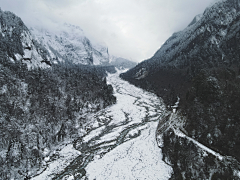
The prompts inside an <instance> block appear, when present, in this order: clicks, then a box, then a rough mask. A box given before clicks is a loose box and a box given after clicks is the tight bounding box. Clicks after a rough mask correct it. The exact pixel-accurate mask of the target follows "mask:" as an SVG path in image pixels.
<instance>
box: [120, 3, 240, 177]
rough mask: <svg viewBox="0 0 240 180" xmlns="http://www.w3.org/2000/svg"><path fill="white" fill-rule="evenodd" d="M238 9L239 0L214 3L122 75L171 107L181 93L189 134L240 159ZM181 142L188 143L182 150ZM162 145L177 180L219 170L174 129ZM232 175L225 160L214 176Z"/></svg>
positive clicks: (180, 110)
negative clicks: (188, 157)
mask: <svg viewBox="0 0 240 180" xmlns="http://www.w3.org/2000/svg"><path fill="white" fill-rule="evenodd" d="M239 10H240V6H239V3H238V1H236V0H227V1H219V2H217V3H215V4H214V5H213V6H211V7H209V8H207V9H206V10H205V11H204V13H203V14H202V15H200V16H197V17H195V18H194V20H193V21H192V22H191V23H190V24H189V26H188V27H186V28H185V29H184V30H183V31H180V32H177V33H174V34H173V35H172V36H171V37H170V38H169V39H168V40H167V41H166V42H165V43H164V44H163V45H162V47H161V48H160V49H159V50H158V51H157V52H156V53H155V55H154V56H153V57H152V58H150V59H149V60H146V61H143V62H142V63H140V64H138V65H137V66H136V67H135V68H133V69H131V70H129V71H128V72H126V73H125V74H122V75H121V77H122V78H123V79H125V80H128V81H129V82H131V83H133V84H135V85H136V86H139V87H142V88H144V89H146V90H148V91H152V92H154V93H156V94H157V95H158V96H160V97H162V98H163V99H164V101H165V103H166V104H167V105H173V104H174V103H175V102H176V100H177V97H180V104H179V112H180V113H181V115H183V116H185V117H186V119H187V120H186V123H185V126H184V129H185V130H186V132H187V134H188V136H190V137H192V138H194V139H195V140H197V141H199V142H200V143H202V144H204V145H206V146H207V147H209V148H211V149H213V150H215V151H216V152H218V153H220V154H222V155H225V156H229V157H231V158H230V159H235V160H234V162H236V160H237V162H238V163H239V162H240V153H239V148H240V141H239V132H240V131H239V129H240V119H239V117H240V114H239V108H240V106H239V102H240V91H239V89H240V60H239V57H240V51H239V48H240V44H239V40H240V36H239V30H240V29H239V27H240V26H239V23H240V21H239V20H240V19H239V18H240V13H239ZM183 141H184V142H183ZM183 143H186V144H188V145H187V146H186V147H185V148H180V147H181V146H182V145H183ZM164 145H165V148H164V150H163V153H164V154H165V157H167V159H168V160H169V161H170V162H171V163H172V166H173V169H174V174H173V176H172V177H173V179H181V178H183V179H184V175H183V174H184V173H186V172H188V173H190V175H189V174H188V177H191V178H193V179H198V178H202V179H205V178H211V177H212V176H213V175H214V172H215V173H217V171H214V170H213V169H214V168H213V166H214V167H215V169H217V168H216V167H221V166H220V165H219V164H218V163H216V161H215V160H214V159H211V158H209V160H210V161H212V162H214V163H213V164H214V165H211V163H209V162H207V160H206V161H205V160H204V161H203V158H201V156H200V154H199V152H198V151H196V150H195V151H194V150H191V147H193V146H192V145H191V143H189V142H185V140H183V139H182V138H177V137H175V136H174V135H172V133H171V132H170V131H168V132H166V133H165V139H164ZM195 148H196V147H195ZM174 149H175V150H174ZM190 154H193V156H195V157H199V158H196V161H195V160H192V161H194V163H195V164H198V165H196V166H192V163H193V162H192V161H184V158H185V157H186V156H190ZM202 167H207V168H208V169H207V170H206V171H204V172H203V173H205V174H204V175H201V176H198V175H199V174H198V175H196V172H201V168H202ZM224 168H225V170H224ZM212 170H213V171H212ZM218 170H219V169H218ZM194 173H195V175H194ZM179 174H181V175H179ZM234 174H235V175H236V172H235V171H234V170H233V169H232V167H231V166H228V165H227V164H224V167H223V168H222V171H219V172H218V175H217V174H216V175H215V176H213V177H216V179H217V178H219V177H220V176H222V177H224V176H225V177H228V178H227V179H231V177H232V178H233V175H234ZM186 177H187V176H186ZM235 178H236V177H235ZM213 179H214V178H213Z"/></svg>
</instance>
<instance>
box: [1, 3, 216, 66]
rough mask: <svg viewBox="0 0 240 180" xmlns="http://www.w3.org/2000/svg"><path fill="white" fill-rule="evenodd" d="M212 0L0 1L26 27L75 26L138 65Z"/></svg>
mask: <svg viewBox="0 0 240 180" xmlns="http://www.w3.org/2000/svg"><path fill="white" fill-rule="evenodd" d="M214 1H215V0H201V1H193V0H168V1H164V0H150V1H149V0H8V1H5V0H0V4H1V8H2V9H3V10H9V11H12V12H14V13H15V14H17V15H18V16H20V17H21V18H22V19H23V21H24V22H25V23H26V24H27V25H29V26H36V25H38V26H43V27H47V28H52V29H54V28H56V27H57V26H58V24H59V23H64V22H67V23H70V24H75V25H79V26H80V27H81V28H82V29H83V30H84V32H85V34H86V35H87V36H88V37H89V38H90V39H91V40H93V41H98V42H103V43H105V44H107V46H108V47H109V51H110V53H111V54H114V55H117V56H121V57H125V58H129V59H133V60H135V61H138V62H139V61H142V60H144V59H147V58H150V57H151V56H152V55H153V54H154V53H155V52H156V51H157V49H158V48H159V47H160V46H161V44H162V43H163V42H164V41H166V40H167V38H168V37H169V36H171V34H172V33H174V32H176V31H179V30H182V29H183V28H185V27H186V26H187V25H188V24H189V23H190V22H191V20H192V19H193V18H194V16H195V15H197V14H199V13H202V12H203V11H204V9H205V8H206V7H207V6H208V5H209V4H210V3H213V2H214Z"/></svg>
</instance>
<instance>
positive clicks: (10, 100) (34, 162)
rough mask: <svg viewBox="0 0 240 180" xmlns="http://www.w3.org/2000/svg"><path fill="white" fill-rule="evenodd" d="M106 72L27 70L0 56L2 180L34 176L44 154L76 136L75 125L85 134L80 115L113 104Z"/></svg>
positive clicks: (61, 67) (64, 68)
mask: <svg viewBox="0 0 240 180" xmlns="http://www.w3.org/2000/svg"><path fill="white" fill-rule="evenodd" d="M106 71H108V72H115V69H114V67H111V66H109V67H100V66H99V67H97V66H96V67H95V66H84V65H73V64H60V65H53V66H52V67H51V68H47V69H41V68H35V69H32V70H28V69H27V66H26V64H22V63H21V62H19V61H15V62H14V63H13V62H12V61H10V60H9V59H5V58H4V56H1V58H0V72H1V73H0V87H1V89H0V114H1V116H0V117H1V119H0V129H1V130H0V133H1V134H0V137H1V139H0V163H1V167H0V168H1V170H0V172H1V173H0V177H1V179H11V178H16V179H22V178H23V177H25V176H27V175H29V174H30V175H33V174H34V173H36V172H37V170H39V169H40V168H41V167H42V160H43V159H44V151H46V149H49V150H51V149H52V148H53V147H54V146H55V145H57V144H59V143H61V142H62V141H64V140H67V139H70V140H71V139H72V140H73V139H74V138H75V137H78V136H79V134H78V132H79V128H78V129H77V128H76V127H77V126H78V125H80V126H81V127H80V129H86V127H85V124H86V123H87V122H86V121H87V119H84V118H83V117H82V115H84V114H87V113H91V112H96V111H98V110H100V109H103V108H105V107H106V106H109V105H111V104H113V103H115V102H116V98H115V97H114V96H113V88H112V86H111V85H107V84H106ZM89 128H91V127H89Z"/></svg>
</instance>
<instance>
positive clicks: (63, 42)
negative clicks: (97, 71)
mask: <svg viewBox="0 0 240 180" xmlns="http://www.w3.org/2000/svg"><path fill="white" fill-rule="evenodd" d="M30 31H31V33H32V34H33V35H34V38H35V39H36V40H37V42H38V43H39V44H41V45H42V46H44V47H45V48H46V49H47V50H48V52H49V54H50V56H51V58H52V59H53V60H54V61H53V62H54V63H58V62H63V61H68V62H71V63H73V64H85V65H104V64H107V63H108V62H109V55H108V48H107V47H105V46H102V45H99V44H96V45H93V44H92V43H91V42H90V40H89V39H88V38H87V37H86V36H85V35H84V32H83V30H82V29H81V28H80V27H78V26H74V25H70V24H64V25H63V26H61V27H59V30H57V31H53V30H46V29H42V28H30Z"/></svg>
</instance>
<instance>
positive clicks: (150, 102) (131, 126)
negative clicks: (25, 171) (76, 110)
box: [34, 71, 172, 180]
mask: <svg viewBox="0 0 240 180" xmlns="http://www.w3.org/2000/svg"><path fill="white" fill-rule="evenodd" d="M121 72H122V71H118V72H117V73H115V74H108V77H107V82H108V84H111V85H112V86H113V89H114V95H115V96H116V98H117V103H116V104H114V105H112V106H110V107H108V108H106V109H103V110H101V111H99V112H97V113H96V114H94V115H93V116H92V117H94V118H92V119H93V120H92V121H93V122H92V123H93V124H95V125H94V128H93V129H92V130H91V131H89V132H88V134H86V135H85V136H83V137H82V138H81V140H79V142H78V143H77V144H78V145H76V148H77V150H78V151H80V152H81V153H80V155H79V156H78V157H76V156H74V157H75V160H73V161H72V163H70V164H69V161H68V160H66V161H65V162H66V166H65V168H64V170H62V169H63V166H61V168H59V171H57V169H58V168H54V167H53V166H54V164H49V165H48V168H47V170H46V171H48V172H46V171H45V172H43V173H42V174H40V175H39V177H41V179H51V178H50V177H52V175H53V174H54V175H55V179H72V178H73V177H75V179H89V180H94V179H96V180H103V179H104V180H108V179H109V180H137V179H138V180H143V179H147V180H150V179H151V180H165V179H169V178H170V175H171V172H172V168H171V167H170V166H169V165H167V164H166V163H165V162H164V161H162V152H161V149H160V148H159V147H158V145H157V142H156V130H157V125H158V122H159V119H160V117H161V116H164V115H165V114H166V108H165V105H164V103H163V101H162V100H161V99H160V98H158V97H157V96H156V95H154V94H153V93H149V92H146V91H144V90H142V89H140V88H137V87H135V86H133V85H131V84H129V83H128V82H126V81H123V80H122V79H121V78H120V77H119V74H120V73H121ZM96 124H98V126H96ZM69 150H71V149H70V148H69ZM73 151H75V150H73ZM68 154H70V152H68ZM74 154H76V153H74ZM72 157H73V156H72ZM69 160H72V158H69ZM53 163H54V162H53ZM55 165H57V163H56V162H55ZM83 172H84V173H83ZM43 175H44V176H43ZM39 177H35V178H34V179H39Z"/></svg>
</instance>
